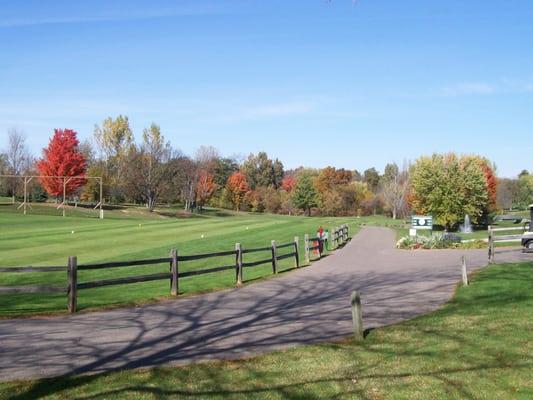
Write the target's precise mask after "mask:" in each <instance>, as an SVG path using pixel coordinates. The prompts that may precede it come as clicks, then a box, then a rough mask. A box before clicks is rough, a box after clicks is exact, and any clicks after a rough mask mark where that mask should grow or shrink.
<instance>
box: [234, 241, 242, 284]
mask: <svg viewBox="0 0 533 400" xmlns="http://www.w3.org/2000/svg"><path fill="white" fill-rule="evenodd" d="M235 251H236V252H237V254H236V256H235V275H236V280H237V286H241V285H242V247H241V244H240V243H235Z"/></svg>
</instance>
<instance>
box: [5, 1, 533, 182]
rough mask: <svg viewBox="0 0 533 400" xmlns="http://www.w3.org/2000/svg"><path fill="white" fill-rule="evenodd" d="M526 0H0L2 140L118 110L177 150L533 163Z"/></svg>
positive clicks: (504, 166) (342, 161)
mask: <svg viewBox="0 0 533 400" xmlns="http://www.w3.org/2000/svg"><path fill="white" fill-rule="evenodd" d="M532 21H533V2H532V1H531V0H524V1H509V0H505V1H503V0H501V1H500V0H491V1H486V0H483V1H482V0H469V1H464V0H460V1H459V0H448V1H427V0H421V1H409V0H405V1H404V0H388V1H385V0H380V1H377V0H357V1H355V2H354V1H352V0H331V1H325V0H300V1H296V0H291V1H287V0H260V1H259V0H257V1H250V0H247V1H245V0H242V1H223V0H205V1H204V0H194V1H192V0H191V1H179V0H176V1H133V0H123V1H83V2H82V1H51V0H48V1H41V0H36V1H30V0H25V1H13V0H0V139H1V140H0V147H4V143H5V138H6V136H7V133H6V132H7V129H8V128H9V127H13V126H16V127H19V128H21V129H22V130H24V131H25V132H26V134H27V136H28V140H29V143H30V146H31V149H32V150H33V151H34V152H35V153H40V150H41V148H42V147H44V146H45V145H46V143H47V141H48V138H49V136H50V135H51V133H52V130H53V128H55V127H57V128H72V129H75V130H77V131H78V132H79V135H80V137H81V138H85V137H89V136H91V135H92V131H93V127H94V124H95V123H99V122H100V121H102V120H103V119H104V118H106V117H107V116H116V115H118V114H120V113H122V114H126V115H128V116H129V117H130V121H131V123H132V127H133V129H134V131H135V133H136V136H137V137H140V133H141V131H142V128H143V127H145V126H147V125H149V124H150V123H151V122H152V121H154V122H156V123H158V124H160V125H161V127H162V130H163V133H164V134H165V135H166V137H167V138H168V139H170V140H171V142H172V143H173V145H174V146H175V147H178V148H180V149H181V150H183V151H184V152H186V153H189V154H192V153H194V150H195V149H196V148H197V147H198V146H200V145H202V144H208V145H213V146H215V147H218V148H219V149H220V150H221V152H222V153H224V154H226V155H231V154H234V153H237V154H243V155H245V154H248V153H250V152H256V151H259V150H265V151H267V152H268V153H269V154H270V155H271V156H274V157H279V158H280V159H281V160H282V161H283V162H284V163H285V165H286V167H296V166H299V165H302V164H303V165H306V166H313V167H322V166H326V165H329V164H331V165H335V166H338V167H346V168H357V169H359V170H362V169H365V168H367V167H370V166H376V167H377V168H378V169H382V168H383V166H384V165H385V164H386V163H387V162H388V161H397V162H398V163H401V162H402V161H403V160H405V159H414V158H416V157H417V156H419V155H420V154H429V153H432V152H434V151H438V152H444V151H450V150H454V151H458V152H475V153H479V154H482V155H486V156H488V157H490V158H491V159H492V160H493V161H495V162H496V163H497V165H498V169H499V173H500V175H503V176H511V175H516V174H517V173H518V172H520V170H522V169H523V168H528V169H533V156H532V155H533V23H532Z"/></svg>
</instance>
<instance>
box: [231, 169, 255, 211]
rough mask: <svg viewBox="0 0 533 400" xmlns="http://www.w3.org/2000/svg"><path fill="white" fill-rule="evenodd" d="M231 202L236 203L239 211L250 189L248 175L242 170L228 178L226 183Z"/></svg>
mask: <svg viewBox="0 0 533 400" xmlns="http://www.w3.org/2000/svg"><path fill="white" fill-rule="evenodd" d="M226 190H227V191H228V193H229V195H230V198H231V202H232V203H233V204H234V205H235V208H236V209H237V211H239V209H240V207H241V205H242V203H243V201H244V198H245V197H246V193H248V191H249V190H250V187H249V186H248V182H246V176H245V175H244V174H243V173H242V172H235V173H233V174H232V175H231V176H230V177H229V178H228V183H227V185H226Z"/></svg>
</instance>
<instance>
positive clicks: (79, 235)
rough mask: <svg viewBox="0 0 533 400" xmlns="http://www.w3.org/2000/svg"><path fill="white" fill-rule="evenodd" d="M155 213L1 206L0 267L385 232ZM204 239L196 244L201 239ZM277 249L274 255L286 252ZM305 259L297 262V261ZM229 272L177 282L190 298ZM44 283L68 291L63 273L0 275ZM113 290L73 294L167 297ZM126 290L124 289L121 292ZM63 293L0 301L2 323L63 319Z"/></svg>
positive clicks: (96, 275)
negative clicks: (50, 316) (320, 231)
mask: <svg viewBox="0 0 533 400" xmlns="http://www.w3.org/2000/svg"><path fill="white" fill-rule="evenodd" d="M158 211H159V212H158V213H147V212H146V211H145V210H143V209H142V208H134V207H126V208H124V209H120V210H114V211H108V212H106V218H105V219H104V220H100V219H98V218H96V215H97V214H96V213H95V212H94V211H92V210H90V209H83V208H80V207H78V208H77V209H73V208H72V209H68V211H67V215H68V216H67V217H65V218H62V217H60V216H58V214H59V211H58V210H56V208H55V207H54V206H53V205H50V204H48V205H46V204H41V205H34V206H33V210H32V211H31V212H30V213H28V214H27V215H22V214H21V212H20V211H17V210H16V208H15V207H13V206H5V205H4V206H0V226H2V230H1V236H0V254H2V257H1V261H0V267H11V266H27V265H33V266H65V265H66V263H67V258H68V256H71V255H75V256H77V257H78V264H84V263H93V262H105V261H119V260H134V259H142V258H154V257H155V258H160V257H167V256H168V255H169V252H170V249H172V248H177V249H178V252H179V254H181V255H190V254H199V253H209V252H219V251H226V250H233V249H234V248H235V243H236V242H240V243H241V244H242V246H243V247H244V248H252V247H265V246H269V245H270V242H271V240H276V241H277V243H278V244H282V243H287V242H289V241H293V239H294V236H299V238H300V250H302V249H303V237H304V234H306V233H308V234H310V235H311V236H314V235H315V232H316V230H317V228H318V227H319V226H320V225H323V226H324V227H325V228H331V227H333V226H335V225H340V224H342V223H348V225H349V226H350V227H351V229H352V230H351V232H352V233H353V232H355V231H356V230H357V227H358V226H360V225H361V224H366V223H371V224H377V225H380V224H381V225H387V224H388V223H389V220H388V219H387V218H385V217H368V218H360V219H357V218H307V217H289V216H276V215H265V214H255V215H253V214H247V213H234V212H228V211H219V210H207V211H206V212H205V213H204V214H201V215H198V214H194V215H192V216H191V215H187V214H184V213H183V212H182V211H181V210H178V209H174V208H166V209H161V210H158ZM72 232H74V233H72ZM202 235H204V237H203V238H202V237H201V236H202ZM291 251H292V250H291V248H288V249H283V250H280V254H285V253H288V252H291ZM269 257H270V253H269V252H262V253H252V254H245V256H244V261H245V262H249V261H255V260H259V259H265V258H269ZM300 259H301V260H303V256H302V257H300ZM234 263H235V260H234V257H233V256H229V257H219V258H216V259H215V258H212V259H208V260H203V261H198V262H183V263H180V270H181V271H187V270H192V269H199V268H208V267H217V266H223V265H233V264H234ZM293 265H294V260H293V259H291V258H289V259H286V260H283V261H281V262H280V270H287V269H289V268H291V267H293ZM165 271H168V265H165V264H163V265H156V266H145V267H129V268H114V269H109V270H97V271H79V273H78V281H79V282H80V283H81V282H89V281H93V280H102V279H109V278H116V277H123V276H133V275H142V274H152V273H158V272H165ZM271 273H272V267H271V265H263V266H261V267H257V268H250V269H245V270H244V280H245V281H246V282H250V281H253V280H255V279H258V278H262V277H266V276H269V275H271ZM234 283H235V272H234V271H232V270H229V271H225V272H219V273H215V274H207V275H202V276H197V277H191V278H184V279H182V280H180V292H181V294H191V293H198V292H205V291H210V290H216V289H222V288H227V287H232V286H234ZM32 284H33V285H36V284H50V285H60V286H65V287H66V272H53V273H31V274H28V273H24V274H21V273H18V274H15V273H11V274H10V273H2V274H0V286H5V285H32ZM117 288H118V287H117V286H108V287H104V288H97V289H87V290H82V291H79V293H78V309H80V310H84V309H89V308H98V307H104V306H106V307H109V306H117V305H126V304H141V303H145V302H151V301H156V300H158V299H161V298H165V297H168V296H169V282H168V281H167V280H163V281H155V282H145V283H139V284H130V285H128V286H127V290H117ZM122 288H124V286H122ZM65 310H66V296H65V295H63V294H39V295H33V294H32V295H28V294H24V295H23V294H18V295H0V316H1V317H16V316H24V315H31V314H36V313H51V312H65Z"/></svg>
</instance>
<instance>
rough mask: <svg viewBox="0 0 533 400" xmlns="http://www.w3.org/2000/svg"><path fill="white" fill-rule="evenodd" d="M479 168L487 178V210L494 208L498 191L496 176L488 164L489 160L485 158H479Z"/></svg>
mask: <svg viewBox="0 0 533 400" xmlns="http://www.w3.org/2000/svg"><path fill="white" fill-rule="evenodd" d="M481 169H483V173H484V174H485V179H486V180H487V193H488V195H489V210H495V209H496V197H497V193H498V178H496V174H495V173H494V170H493V169H492V167H491V166H490V164H489V162H488V161H487V160H485V159H482V160H481Z"/></svg>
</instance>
